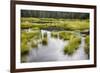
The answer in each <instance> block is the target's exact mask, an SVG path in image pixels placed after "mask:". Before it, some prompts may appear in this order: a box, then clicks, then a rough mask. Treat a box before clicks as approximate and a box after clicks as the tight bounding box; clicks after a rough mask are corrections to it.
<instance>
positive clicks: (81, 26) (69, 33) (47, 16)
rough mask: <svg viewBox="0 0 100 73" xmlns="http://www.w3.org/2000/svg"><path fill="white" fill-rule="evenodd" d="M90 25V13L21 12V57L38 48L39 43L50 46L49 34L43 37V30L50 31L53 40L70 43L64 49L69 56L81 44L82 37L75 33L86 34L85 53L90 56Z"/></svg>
mask: <svg viewBox="0 0 100 73" xmlns="http://www.w3.org/2000/svg"><path fill="white" fill-rule="evenodd" d="M89 23H90V21H89V14H88V13H74V12H52V11H32V10H21V55H24V54H26V53H28V51H29V50H30V49H31V48H36V47H38V43H42V45H48V36H47V33H45V34H44V35H43V36H42V34H41V30H49V31H51V36H52V37H53V38H58V37H59V38H60V39H62V40H64V41H68V44H66V45H65V46H64V48H62V49H63V50H64V54H68V55H72V54H73V53H74V52H75V51H76V50H77V49H78V47H79V46H80V44H81V37H80V36H79V35H77V34H76V33H75V32H77V33H80V34H81V35H84V34H85V36H82V37H85V46H84V51H85V53H86V54H88V55H89V49H90V47H89V46H90V42H89V38H90V36H89ZM85 30H87V31H86V32H85Z"/></svg>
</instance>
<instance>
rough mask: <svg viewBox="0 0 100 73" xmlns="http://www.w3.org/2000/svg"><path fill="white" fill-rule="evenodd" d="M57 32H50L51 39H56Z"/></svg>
mask: <svg viewBox="0 0 100 73" xmlns="http://www.w3.org/2000/svg"><path fill="white" fill-rule="evenodd" d="M58 34H59V33H58V32H56V31H52V32H51V37H54V38H57V37H58Z"/></svg>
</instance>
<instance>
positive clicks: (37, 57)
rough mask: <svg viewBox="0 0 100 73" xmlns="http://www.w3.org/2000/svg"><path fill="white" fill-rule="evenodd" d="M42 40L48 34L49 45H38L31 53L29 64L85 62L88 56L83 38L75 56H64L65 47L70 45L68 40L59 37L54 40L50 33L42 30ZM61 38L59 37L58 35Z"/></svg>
mask: <svg viewBox="0 0 100 73" xmlns="http://www.w3.org/2000/svg"><path fill="white" fill-rule="evenodd" d="M41 33H42V39H43V38H44V35H45V33H46V34H47V40H48V44H47V45H43V44H42V43H39V44H38V47H37V48H33V49H32V50H30V51H29V54H28V56H27V59H26V61H27V62H48V61H65V60H85V59H88V56H87V55H86V53H85V52H84V45H85V41H84V37H81V44H80V46H79V48H78V49H77V50H76V51H75V52H74V53H73V55H68V54H64V46H65V45H66V44H68V42H69V41H68V40H67V41H64V40H63V39H60V38H59V37H57V38H53V37H52V36H51V32H50V31H46V30H41ZM58 36H59V35H58Z"/></svg>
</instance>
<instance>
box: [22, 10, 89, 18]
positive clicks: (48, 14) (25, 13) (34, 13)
mask: <svg viewBox="0 0 100 73" xmlns="http://www.w3.org/2000/svg"><path fill="white" fill-rule="evenodd" d="M21 17H38V18H67V19H88V18H89V13H78V12H59V11H39V10H21Z"/></svg>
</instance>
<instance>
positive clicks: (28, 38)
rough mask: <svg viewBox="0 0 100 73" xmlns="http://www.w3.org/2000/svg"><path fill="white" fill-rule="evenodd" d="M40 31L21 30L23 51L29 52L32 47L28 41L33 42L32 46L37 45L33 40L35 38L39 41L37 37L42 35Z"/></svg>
mask: <svg viewBox="0 0 100 73" xmlns="http://www.w3.org/2000/svg"><path fill="white" fill-rule="evenodd" d="M39 36H40V31H33V32H25V31H22V32H21V53H22V54H24V53H28V51H29V49H30V48H31V47H30V46H29V45H28V43H29V42H30V43H31V46H32V47H36V46H37V44H36V43H34V42H31V41H32V40H34V41H35V42H36V41H37V39H39V38H40V37H39Z"/></svg>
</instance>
